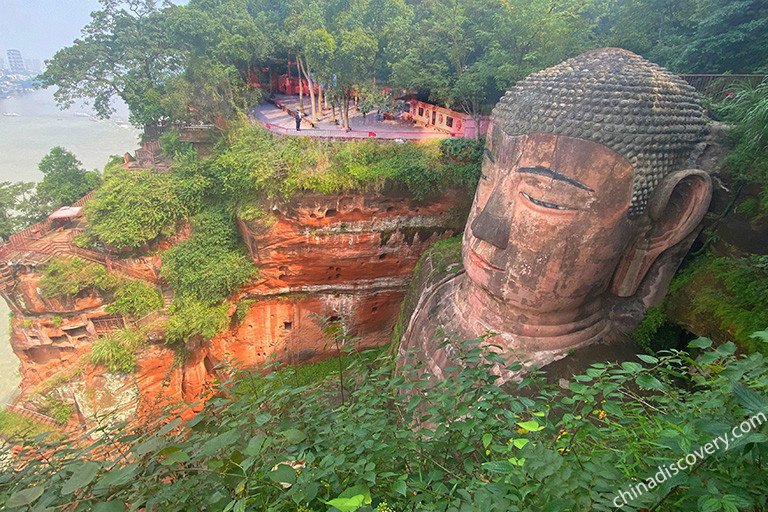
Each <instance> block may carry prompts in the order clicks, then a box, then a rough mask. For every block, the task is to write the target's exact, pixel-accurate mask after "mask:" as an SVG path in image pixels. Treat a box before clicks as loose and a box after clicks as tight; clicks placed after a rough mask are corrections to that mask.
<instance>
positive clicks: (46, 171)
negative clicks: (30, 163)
mask: <svg viewBox="0 0 768 512" xmlns="http://www.w3.org/2000/svg"><path fill="white" fill-rule="evenodd" d="M82 165H83V164H82V163H80V161H79V160H78V159H77V158H75V155H73V154H72V153H70V152H69V151H67V150H66V149H64V148H62V147H58V146H57V147H55V148H53V149H51V151H50V152H49V153H48V154H47V155H45V156H44V157H43V159H42V160H41V161H40V164H39V165H38V168H39V169H40V172H42V173H43V180H42V181H41V182H40V183H38V184H37V188H36V192H37V196H38V200H39V201H41V202H42V203H44V204H45V205H46V206H47V209H48V211H53V210H55V209H56V208H59V207H61V206H64V205H69V204H72V203H74V202H75V201H77V200H78V199H80V198H81V197H83V196H84V195H86V194H87V193H88V192H90V191H91V190H93V189H94V188H96V187H97V186H98V185H99V183H100V182H101V177H100V176H99V173H98V172H96V171H86V170H84V169H83V168H82Z"/></svg>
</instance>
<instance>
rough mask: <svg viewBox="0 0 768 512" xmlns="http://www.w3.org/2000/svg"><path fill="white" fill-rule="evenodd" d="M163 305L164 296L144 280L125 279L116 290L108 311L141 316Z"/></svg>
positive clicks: (135, 316)
mask: <svg viewBox="0 0 768 512" xmlns="http://www.w3.org/2000/svg"><path fill="white" fill-rule="evenodd" d="M162 307H163V296H162V295H161V294H160V291H159V290H158V289H157V288H155V287H154V286H150V285H148V284H147V283H145V282H144V281H137V280H133V279H125V280H123V281H122V282H121V283H120V284H119V285H118V286H117V288H116V289H115V291H114V300H113V302H112V303H110V304H109V305H108V306H107V308H106V309H107V312H109V313H120V314H121V315H126V316H130V317H133V318H141V317H143V316H145V315H148V314H149V313H151V312H153V311H157V310H158V309H160V308H162Z"/></svg>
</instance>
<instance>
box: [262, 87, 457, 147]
mask: <svg viewBox="0 0 768 512" xmlns="http://www.w3.org/2000/svg"><path fill="white" fill-rule="evenodd" d="M274 102H275V103H262V104H261V105H259V106H258V107H254V108H252V109H251V111H250V112H249V113H250V116H251V118H252V119H254V120H255V121H257V122H259V123H260V124H262V125H263V126H264V127H265V128H267V129H268V130H269V131H271V132H273V133H276V134H278V135H294V136H301V137H319V138H334V139H367V138H376V139H392V140H394V139H402V140H422V139H438V138H439V139H442V138H447V137H449V136H450V135H448V134H447V133H445V132H441V131H438V130H435V129H433V128H427V127H423V126H418V125H416V124H414V123H412V122H411V121H405V120H387V121H379V120H377V119H376V117H375V114H373V113H369V114H368V115H367V116H366V118H365V119H363V115H362V113H360V112H356V111H354V109H350V112H349V124H350V125H351V127H352V130H351V131H345V130H343V129H342V128H341V127H340V126H338V125H336V124H334V123H332V122H331V112H330V111H325V112H324V116H323V117H322V118H321V119H320V121H319V122H318V123H316V124H315V126H312V123H310V119H311V114H310V112H311V110H310V108H309V98H305V102H304V111H305V112H306V114H307V115H306V117H305V118H304V121H303V122H302V124H301V130H300V131H296V121H295V120H294V118H293V115H292V113H293V112H295V111H296V110H297V109H298V107H299V98H298V97H297V96H283V95H278V96H276V97H275V98H274ZM281 107H282V108H281ZM336 115H337V117H338V116H339V113H338V112H337V113H336Z"/></svg>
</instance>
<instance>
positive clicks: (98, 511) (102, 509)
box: [93, 500, 125, 512]
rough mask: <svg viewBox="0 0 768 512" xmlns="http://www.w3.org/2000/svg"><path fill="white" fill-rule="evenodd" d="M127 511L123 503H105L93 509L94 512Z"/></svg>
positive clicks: (114, 501) (98, 504)
mask: <svg viewBox="0 0 768 512" xmlns="http://www.w3.org/2000/svg"><path fill="white" fill-rule="evenodd" d="M124 510H125V505H124V504H123V502H122V501H117V500H113V501H107V502H104V503H97V504H96V506H94V507H93V512H123V511H124Z"/></svg>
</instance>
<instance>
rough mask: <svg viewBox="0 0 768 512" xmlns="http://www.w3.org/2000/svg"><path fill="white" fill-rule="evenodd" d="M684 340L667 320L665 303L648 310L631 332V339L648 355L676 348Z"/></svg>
mask: <svg viewBox="0 0 768 512" xmlns="http://www.w3.org/2000/svg"><path fill="white" fill-rule="evenodd" d="M685 338H686V336H684V334H683V331H682V329H681V328H680V327H678V326H676V325H674V324H673V323H672V322H670V321H669V320H668V319H667V314H666V302H664V303H663V304H661V305H660V306H654V307H651V308H648V311H646V312H645V317H644V318H643V321H642V322H640V325H638V326H637V328H636V329H635V330H634V331H633V332H632V339H633V340H635V341H636V342H637V344H638V345H640V346H641V347H642V348H644V349H645V350H646V351H647V352H648V353H649V354H654V353H656V352H658V351H660V350H667V349H671V348H678V344H679V342H680V341H681V340H683V339H685ZM688 339H690V337H689V338H688Z"/></svg>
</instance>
